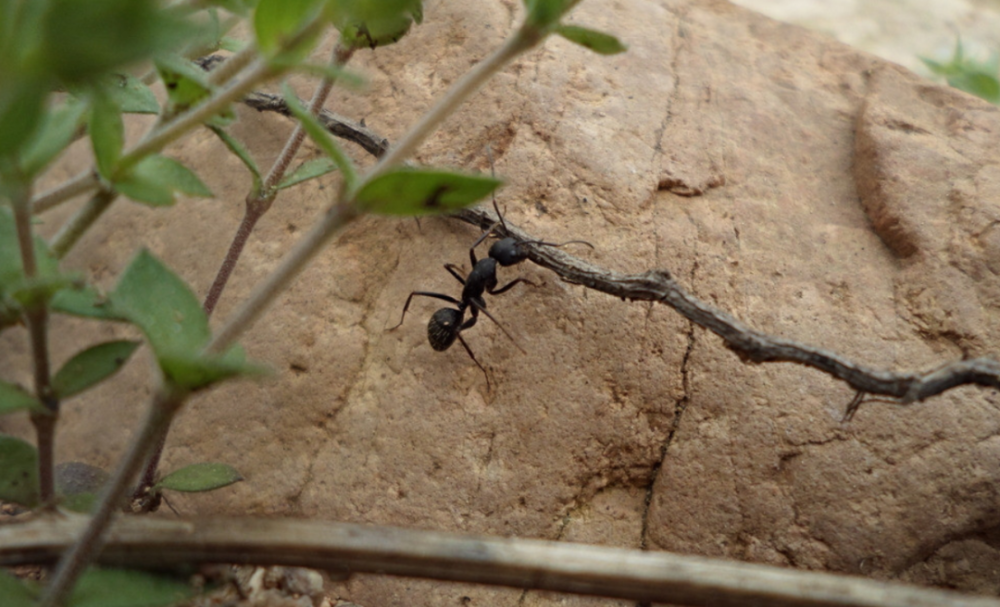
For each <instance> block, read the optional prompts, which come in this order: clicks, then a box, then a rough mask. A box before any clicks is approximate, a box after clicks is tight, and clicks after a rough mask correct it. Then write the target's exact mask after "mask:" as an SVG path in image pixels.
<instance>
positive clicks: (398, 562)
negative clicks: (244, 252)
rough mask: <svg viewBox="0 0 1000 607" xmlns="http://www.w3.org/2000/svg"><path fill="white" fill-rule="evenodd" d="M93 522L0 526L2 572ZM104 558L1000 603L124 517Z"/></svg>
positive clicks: (887, 588) (724, 565)
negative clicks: (5, 567)
mask: <svg viewBox="0 0 1000 607" xmlns="http://www.w3.org/2000/svg"><path fill="white" fill-rule="evenodd" d="M87 520H88V519H87V517H82V516H76V515H73V516H67V517H60V518H50V517H45V518H39V519H37V520H33V521H30V522H28V523H24V524H13V525H7V526H0V565H4V566H11V565H21V564H27V563H38V562H45V561H51V560H53V559H55V558H56V557H57V556H58V555H59V553H60V552H61V551H62V550H64V549H65V548H66V546H68V545H69V544H71V543H72V541H73V540H74V539H75V538H76V537H77V536H78V535H79V533H80V530H81V529H82V528H83V527H84V526H85V525H86V523H87ZM99 560H100V561H101V562H103V563H106V564H111V565H124V566H129V567H152V568H178V567H183V568H189V567H190V566H191V564H196V563H229V562H235V563H247V564H261V565H264V564H266V565H290V566H299V567H311V568H314V569H326V570H335V571H343V570H345V569H346V570H347V571H350V572H357V573H380V574H389V575H403V576H409V577H423V578H432V579H439V580H450V581H457V582H475V583H480V584H496V585H501V586H511V587H514V588H537V589H540V590H550V591H557V592H570V593H577V594H592V595H599V596H606V597H615V598H622V599H630V600H634V601H650V602H657V603H660V602H663V603H671V604H682V605H712V606H720V605H721V606H754V605H757V606H761V605H768V606H769V607H793V606H794V607H803V606H812V607H847V606H852V607H897V606H899V607H902V606H909V607H912V606H919V607H931V606H941V607H944V606H949V607H1000V601H998V600H997V599H996V598H993V597H976V596H968V595H962V594H959V593H956V592H951V591H946V590H939V589H936V588H920V587H916V586H906V585H903V584H897V583H889V582H883V581H877V580H868V579H864V578H859V577H853V576H845V575H834V574H830V573H819V572H813V571H800V570H796V569H786V568H779V567H769V566H766V565H757V564H752V563H740V562H734V561H725V560H721V559H710V558H705V557H697V556H681V555H676V554H670V553H667V552H648V551H644V550H628V549H624V548H609V547H605V546H592V545H587V544H574V543H569V542H552V541H543V540H531V539H522V538H497V537H485V536H472V535H460V534H455V533H441V532H434V531H416V530H410V529H401V528H397V527H376V526H367V525H353V524H349V523H330V522H323V521H301V520H261V519H246V518H244V519H239V518H223V519H201V520H193V521H178V520H169V521H168V520H162V519H161V520H156V519H150V518H147V517H125V518H120V519H119V520H117V521H116V522H115V523H114V525H113V526H112V527H111V529H110V530H109V532H108V540H107V544H105V546H104V549H103V550H102V552H101V555H100V557H99Z"/></svg>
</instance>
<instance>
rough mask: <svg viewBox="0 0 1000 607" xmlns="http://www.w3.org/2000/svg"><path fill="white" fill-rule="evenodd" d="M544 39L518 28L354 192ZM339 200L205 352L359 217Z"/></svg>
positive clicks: (241, 327) (246, 324)
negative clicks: (338, 232) (504, 68)
mask: <svg viewBox="0 0 1000 607" xmlns="http://www.w3.org/2000/svg"><path fill="white" fill-rule="evenodd" d="M544 37H545V36H544V34H543V33H542V32H539V31H538V30H537V29H535V28H532V27H529V26H522V27H521V28H520V29H518V31H517V32H515V33H514V35H513V36H511V37H510V38H508V39H507V41H506V42H505V43H504V45H503V46H501V47H500V48H499V49H497V50H496V52H494V53H493V54H492V55H490V56H489V57H488V58H487V59H486V60H484V61H482V62H481V63H479V64H478V65H476V67H474V68H473V69H472V71H470V72H469V73H468V74H466V75H465V76H464V77H462V78H461V79H460V80H459V81H458V82H456V83H455V85H454V86H453V87H452V88H451V90H450V91H448V93H447V94H446V95H445V96H444V98H443V99H441V101H439V102H438V103H437V105H435V106H434V107H433V108H432V109H431V110H430V112H428V114H427V115H426V116H424V117H423V119H421V120H420V122H418V123H417V124H416V125H415V126H414V127H413V128H412V129H410V131H409V132H408V133H407V134H406V135H405V136H404V137H403V139H402V140H401V141H400V142H399V144H398V145H397V146H396V147H394V148H391V149H390V150H389V152H387V153H386V154H385V156H383V157H382V159H381V160H380V161H379V163H378V164H377V165H375V167H374V169H372V171H371V172H370V173H369V174H368V175H367V176H366V177H365V178H364V179H363V180H361V182H360V183H359V184H358V185H357V186H356V188H355V189H356V190H360V189H361V188H363V187H364V186H365V185H366V184H368V183H370V182H371V181H372V180H373V179H374V178H375V177H377V176H378V175H380V174H381V173H383V172H384V171H385V170H386V169H388V168H390V167H392V166H393V165H395V164H398V163H400V162H403V161H404V160H406V158H408V157H409V156H410V155H411V154H412V153H413V151H414V150H416V148H417V146H419V145H420V144H421V143H422V142H423V141H424V139H426V138H427V136H428V135H430V134H431V132H432V131H433V130H434V129H435V128H436V127H437V126H438V125H439V124H441V122H443V121H444V119H445V118H447V117H448V116H449V115H451V113H453V112H454V111H455V109H456V108H457V107H458V106H459V104H460V103H461V102H462V101H464V100H465V99H467V98H468V97H469V95H471V94H472V93H474V92H475V91H476V90H477V89H479V87H480V86H482V84H483V83H484V82H486V81H487V80H488V79H489V78H490V77H491V76H493V75H494V74H496V73H497V72H499V71H500V70H501V69H502V68H503V66H504V65H506V64H507V63H509V62H510V61H511V60H512V59H513V58H514V57H516V56H517V55H519V54H520V53H523V52H525V51H527V50H529V49H531V48H532V47H533V46H535V45H536V44H538V43H539V42H541V41H542V40H543V39H544ZM341 196H342V198H341V201H340V202H338V203H335V204H334V206H333V207H332V208H331V209H330V210H329V211H327V213H326V215H325V216H324V217H323V219H322V220H321V221H320V222H319V223H317V224H316V225H315V226H314V227H313V228H312V230H310V231H309V233H308V234H307V235H306V236H305V237H304V238H303V239H302V241H300V242H299V244H298V245H296V246H295V248H293V249H292V250H291V252H289V254H288V255H287V256H286V257H285V259H284V260H283V261H282V262H281V264H280V265H279V266H278V267H277V268H276V269H275V270H274V272H272V273H271V275H270V276H268V277H267V278H266V279H265V281H264V282H263V283H262V284H261V285H259V286H258V287H257V288H256V289H255V290H254V292H253V293H251V294H250V296H249V297H248V298H247V299H246V301H244V302H243V305H242V306H240V308H239V309H238V310H237V311H236V312H235V313H234V314H233V315H232V317H230V318H229V320H228V321H227V322H226V324H225V325H223V327H222V329H220V330H219V333H218V334H216V336H215V338H214V339H213V340H212V342H211V343H210V344H209V345H208V347H207V348H206V349H207V350H208V351H210V352H220V351H222V350H224V349H225V348H227V347H228V346H229V345H231V344H232V343H233V342H234V341H236V339H237V338H238V337H239V336H240V335H242V334H243V332H244V331H246V330H247V329H249V328H250V326H251V325H252V324H253V323H254V322H255V321H256V320H257V318H258V317H259V316H260V314H261V313H262V312H263V311H264V310H266V309H267V307H268V306H269V305H270V304H271V302H272V301H273V300H274V298H275V297H277V295H278V294H279V293H281V291H282V290H284V288H285V287H286V286H288V284H289V283H290V282H291V281H292V279H293V278H295V277H296V276H297V275H298V274H299V272H301V271H302V269H303V268H304V267H305V264H306V263H308V262H309V260H310V259H312V257H313V256H314V255H315V254H316V253H317V252H319V250H320V249H322V247H323V245H324V244H326V242H327V241H328V240H329V239H330V237H331V236H333V234H334V233H335V232H337V231H338V230H340V229H342V228H343V227H344V226H346V225H347V224H348V223H350V222H351V221H353V220H354V219H356V218H357V217H358V215H359V211H358V210H357V209H356V208H355V207H354V200H353V197H354V192H345V193H343V194H342V195H341Z"/></svg>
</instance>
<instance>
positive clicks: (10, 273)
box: [0, 206, 59, 295]
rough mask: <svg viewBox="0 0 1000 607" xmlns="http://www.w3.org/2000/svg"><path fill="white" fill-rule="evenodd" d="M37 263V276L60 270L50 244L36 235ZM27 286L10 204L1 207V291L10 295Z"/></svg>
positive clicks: (56, 272)
mask: <svg viewBox="0 0 1000 607" xmlns="http://www.w3.org/2000/svg"><path fill="white" fill-rule="evenodd" d="M35 263H36V264H37V266H38V274H37V276H38V277H39V278H40V279H41V278H45V277H48V276H54V275H56V274H58V272H59V262H58V261H57V260H56V259H55V258H54V257H53V256H52V254H51V253H50V252H49V248H48V245H46V244H45V241H44V240H42V239H41V238H38V237H35ZM24 286H25V278H24V267H23V265H22V262H21V249H20V247H19V246H18V243H17V228H16V227H15V225H14V215H13V214H12V213H11V210H10V207H9V206H2V207H0V293H2V294H6V295H9V294H10V292H11V290H13V289H17V288H21V287H24Z"/></svg>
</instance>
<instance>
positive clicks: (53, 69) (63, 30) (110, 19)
mask: <svg viewBox="0 0 1000 607" xmlns="http://www.w3.org/2000/svg"><path fill="white" fill-rule="evenodd" d="M44 4H45V6H46V8H47V9H48V10H46V11H45V16H44V22H43V24H42V31H41V32H40V40H41V41H42V48H41V51H40V53H39V57H38V60H39V61H40V62H41V64H42V65H44V69H45V70H47V73H53V74H55V75H56V76H57V77H58V78H59V79H60V80H62V81H63V82H65V83H82V82H91V81H93V79H94V78H96V77H98V76H100V75H102V74H104V73H106V72H110V71H113V70H115V69H119V68H121V67H122V66H126V65H129V64H132V63H134V62H136V61H139V60H142V59H146V58H149V57H152V56H153V55H156V54H157V53H160V52H163V51H166V50H168V49H172V48H177V47H178V46H179V45H181V44H182V43H183V41H184V40H185V39H186V38H188V37H189V36H190V35H192V34H194V33H195V32H196V28H195V27H194V26H193V25H192V24H191V23H189V22H186V21H184V20H183V19H182V18H181V16H180V13H179V11H171V10H164V9H163V4H162V2H159V1H158V0H86V1H85V2H81V1H80V0H48V1H47V2H45V3H44Z"/></svg>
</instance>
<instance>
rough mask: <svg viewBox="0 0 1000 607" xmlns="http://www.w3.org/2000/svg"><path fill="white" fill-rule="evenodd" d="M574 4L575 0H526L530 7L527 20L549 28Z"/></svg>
mask: <svg viewBox="0 0 1000 607" xmlns="http://www.w3.org/2000/svg"><path fill="white" fill-rule="evenodd" d="M573 4H574V2H573V0H525V1H524V5H525V7H526V8H527V9H528V14H527V15H526V17H525V22H526V23H528V24H531V25H533V26H535V27H537V28H539V29H543V30H545V29H548V28H549V27H551V26H553V25H555V24H556V23H558V22H559V19H561V18H562V16H563V14H564V13H565V12H566V11H567V10H569V8H570V6H572V5H573Z"/></svg>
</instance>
